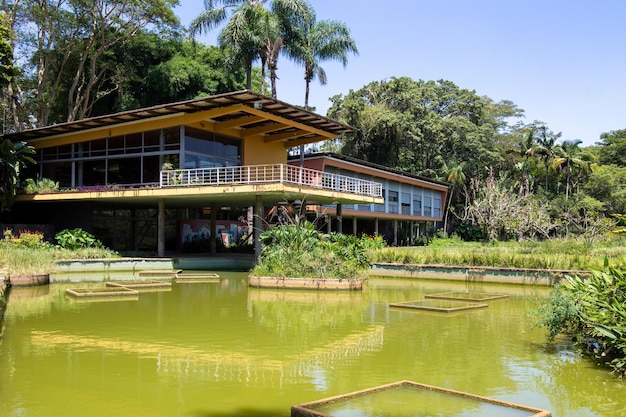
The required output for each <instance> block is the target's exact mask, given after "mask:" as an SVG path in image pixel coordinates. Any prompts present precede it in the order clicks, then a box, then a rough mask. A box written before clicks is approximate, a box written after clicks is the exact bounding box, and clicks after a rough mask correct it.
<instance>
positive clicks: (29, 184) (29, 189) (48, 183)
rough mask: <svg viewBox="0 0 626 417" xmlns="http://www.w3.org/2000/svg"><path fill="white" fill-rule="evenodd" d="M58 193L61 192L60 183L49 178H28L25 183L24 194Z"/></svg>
mask: <svg viewBox="0 0 626 417" xmlns="http://www.w3.org/2000/svg"><path fill="white" fill-rule="evenodd" d="M56 191H59V183H58V182H55V181H53V180H51V179H49V178H41V179H39V180H34V179H32V178H27V179H26V180H25V181H24V192H25V193H26V194H37V193H53V192H56Z"/></svg>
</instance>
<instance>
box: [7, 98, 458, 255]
mask: <svg viewBox="0 0 626 417" xmlns="http://www.w3.org/2000/svg"><path fill="white" fill-rule="evenodd" d="M352 130H353V128H351V127H350V126H346V125H343V124H341V123H338V122H336V121H334V120H331V119H328V118H326V117H323V116H320V115H317V114H315V113H312V112H309V111H305V110H302V109H300V108H298V107H295V106H292V105H289V104H287V103H284V102H281V101H278V100H275V99H271V98H268V97H265V96H262V95H259V94H257V93H254V92H251V91H238V92H233V93H227V94H221V95H216V96H211V97H204V98H200V99H194V100H188V101H185V102H179V103H172V104H166V105H159V106H154V107H151V108H145V109H138V110H132V111H127V112H122V113H116V114H112V115H107V116H100V117H94V118H89V119H84V120H79V121H75V122H69V123H63V124H58V125H53V126H47V127H43V128H38V129H31V130H25V131H22V132H17V133H12V134H7V135H5V137H7V138H9V139H11V140H12V141H14V142H15V141H26V142H27V143H28V144H30V145H31V146H33V147H34V148H35V151H36V155H35V159H36V161H37V164H36V165H34V166H31V167H29V168H28V169H27V170H26V171H25V172H24V176H25V177H26V178H38V179H40V178H48V179H51V180H53V181H56V182H58V183H59V186H60V190H59V191H57V192H46V193H36V194H29V195H26V194H24V195H19V196H18V198H17V201H16V203H15V205H14V206H13V207H12V209H11V210H10V211H9V212H8V213H4V214H3V215H2V219H0V223H4V224H37V225H45V227H46V228H47V229H49V230H53V231H57V232H58V231H60V230H62V229H65V228H76V227H80V228H83V229H84V230H87V231H89V232H91V233H93V234H94V235H95V236H96V237H97V238H99V239H100V240H101V241H102V242H103V243H104V244H105V245H106V246H108V247H111V248H112V249H115V250H118V251H121V252H124V253H133V252H139V253H145V252H149V253H156V254H157V255H159V256H163V255H165V253H167V252H177V251H200V252H206V253H212V254H215V253H216V251H217V250H219V244H225V245H231V244H235V243H237V242H239V241H241V240H242V239H248V238H249V237H254V239H253V242H254V250H255V253H256V254H257V255H258V253H259V252H260V244H259V241H258V239H257V237H258V234H259V233H260V231H262V230H263V228H264V227H265V223H264V220H263V219H264V218H265V212H266V210H269V209H270V208H271V207H274V206H276V205H278V204H281V203H283V202H285V201H287V202H289V201H303V200H306V201H307V202H309V203H310V204H314V205H315V206H317V207H320V208H322V207H323V210H324V212H325V213H327V214H332V213H333V212H334V213H335V214H334V215H335V218H338V219H339V222H340V224H341V221H342V210H343V215H346V216H351V217H354V218H357V219H373V220H376V221H378V220H377V219H392V220H396V221H398V220H399V221H402V220H409V221H412V220H423V221H436V220H440V219H441V212H442V211H443V207H442V205H441V204H442V203H441V202H442V201H445V193H446V192H447V188H446V187H445V186H444V185H443V184H439V183H435V182H428V181H421V180H419V179H417V178H410V177H403V175H402V174H401V173H394V172H392V171H389V170H387V171H385V170H384V169H382V168H381V167H373V166H367V165H361V164H359V163H358V162H357V161H348V160H346V159H343V160H342V159H341V157H339V156H333V157H331V156H329V155H327V156H326V163H325V164H322V165H321V166H320V165H319V164H318V162H317V158H316V157H309V158H307V164H306V165H305V166H298V165H294V164H293V163H288V158H287V154H288V151H289V149H291V148H293V147H299V146H301V145H307V144H311V143H315V142H320V141H324V140H329V139H334V138H335V137H336V136H337V135H339V134H341V133H347V132H350V131H352ZM328 161H332V163H331V162H328ZM420 181H421V182H420ZM412 186H415V188H411V187H412ZM385 187H386V188H385ZM407 187H408V188H407ZM420 187H421V188H420ZM418 190H421V191H420V193H421V194H419V195H418ZM407 193H408V194H407ZM385 195H386V198H385ZM407 195H408V196H410V197H407ZM406 198H409V199H410V202H409V206H406V204H407V203H406V202H407V201H409V200H406ZM407 207H408V208H407ZM418 207H419V208H418ZM406 210H409V212H406ZM416 213H419V214H416ZM376 224H377V225H378V223H376ZM376 227H378V226H376ZM353 231H357V225H356V223H355V226H354V228H353ZM369 232H370V233H375V232H376V231H375V230H370V231H369ZM396 235H397V232H396ZM396 241H397V239H396ZM396 243H397V242H396Z"/></svg>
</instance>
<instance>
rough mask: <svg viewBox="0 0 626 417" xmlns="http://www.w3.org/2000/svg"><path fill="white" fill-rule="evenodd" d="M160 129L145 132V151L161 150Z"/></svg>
mask: <svg viewBox="0 0 626 417" xmlns="http://www.w3.org/2000/svg"><path fill="white" fill-rule="evenodd" d="M160 137H161V131H160V130H150V131H148V132H144V133H143V150H144V151H145V152H153V151H155V152H156V151H158V150H160V149H161V148H160Z"/></svg>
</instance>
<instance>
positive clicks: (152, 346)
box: [31, 325, 384, 387]
mask: <svg viewBox="0 0 626 417" xmlns="http://www.w3.org/2000/svg"><path fill="white" fill-rule="evenodd" d="M31 342H32V344H33V345H34V346H35V347H37V348H40V349H52V348H55V347H66V348H67V349H71V350H75V351H80V352H89V351H99V350H106V351H107V352H118V353H126V354H136V355H137V356H139V358H141V359H154V360H155V361H156V372H157V373H159V374H161V375H172V376H177V377H183V378H185V377H193V378H196V379H197V378H200V379H203V380H209V381H231V382H232V381H236V382H239V383H246V384H247V383H253V384H254V383H262V384H264V385H270V386H278V387H282V385H283V384H285V383H294V382H307V381H310V380H311V379H312V378H313V379H314V380H315V381H314V383H315V384H316V385H317V386H320V385H323V384H324V381H322V380H321V379H320V378H322V377H321V375H320V371H319V369H320V367H322V368H326V367H329V366H334V365H338V364H339V363H344V362H346V361H348V360H350V359H355V358H358V357H359V356H361V355H362V354H364V353H368V352H376V351H379V350H381V349H382V346H383V342H384V327H383V326H381V325H375V326H370V327H368V328H367V329H365V330H364V331H362V332H359V333H353V334H349V335H347V336H345V337H343V338H340V339H337V340H336V341H334V342H329V343H325V344H324V345H323V346H320V347H317V348H313V349H310V350H308V351H298V352H293V353H287V354H280V353H277V354H278V355H280V358H279V359H274V358H269V357H266V356H262V355H258V356H257V355H255V354H254V353H253V352H250V353H248V352H237V351H221V352H220V351H207V350H203V349H198V348H194V347H179V346H167V345H163V344H159V343H141V342H132V341H123V340H117V339H103V338H98V337H86V336H81V335H71V334H62V333H58V332H40V331H36V332H32V334H31ZM68 358H71V356H68ZM320 365H321V366H320Z"/></svg>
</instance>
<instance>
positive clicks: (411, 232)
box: [409, 220, 415, 246]
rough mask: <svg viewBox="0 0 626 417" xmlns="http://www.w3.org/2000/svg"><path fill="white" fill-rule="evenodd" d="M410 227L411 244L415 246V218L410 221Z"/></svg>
mask: <svg viewBox="0 0 626 417" xmlns="http://www.w3.org/2000/svg"><path fill="white" fill-rule="evenodd" d="M409 227H410V228H411V229H410V231H409V236H410V239H411V243H410V244H409V246H413V242H415V233H414V229H415V222H414V221H413V220H411V221H409Z"/></svg>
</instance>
